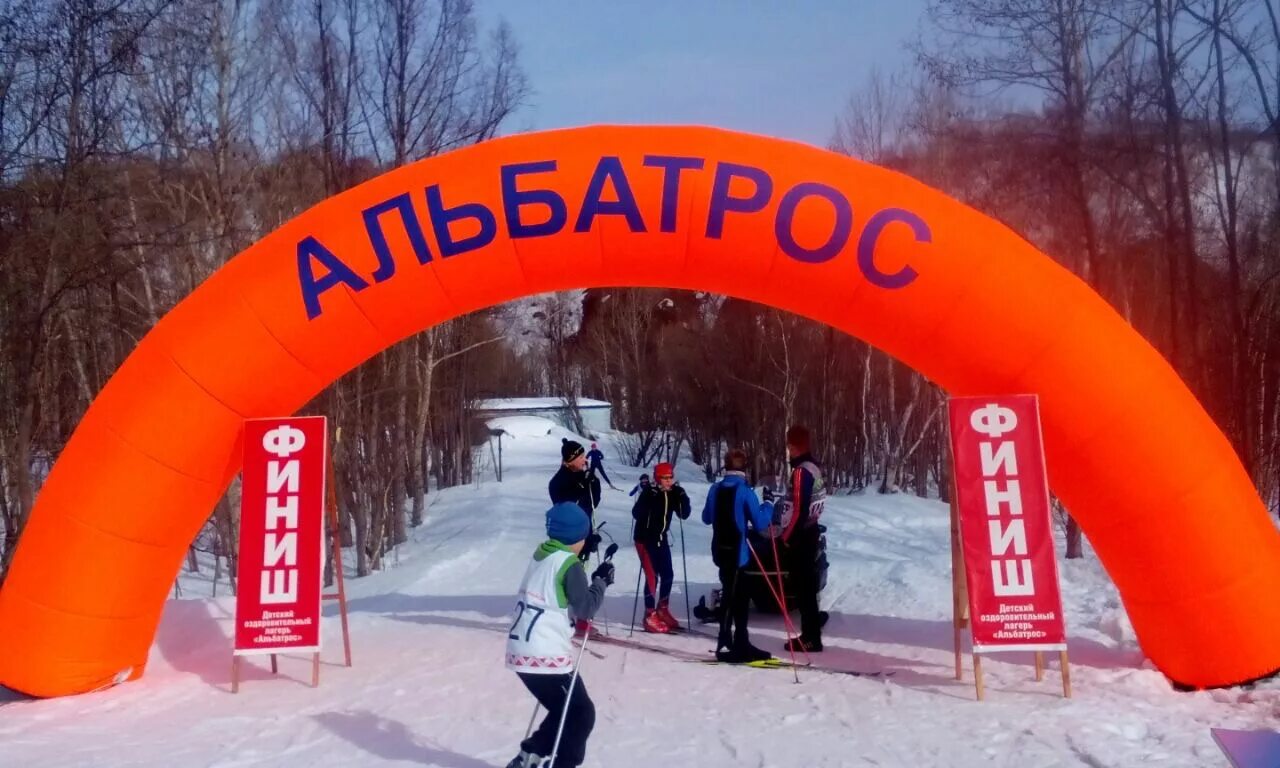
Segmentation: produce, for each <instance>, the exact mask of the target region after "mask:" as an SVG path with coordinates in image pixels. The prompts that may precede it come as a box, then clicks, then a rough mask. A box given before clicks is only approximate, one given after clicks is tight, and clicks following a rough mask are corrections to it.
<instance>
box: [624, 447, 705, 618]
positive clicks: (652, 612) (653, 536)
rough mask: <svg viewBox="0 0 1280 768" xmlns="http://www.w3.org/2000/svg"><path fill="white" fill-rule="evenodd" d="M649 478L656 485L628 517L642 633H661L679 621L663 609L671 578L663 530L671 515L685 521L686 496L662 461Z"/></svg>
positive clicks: (668, 548)
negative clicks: (640, 582)
mask: <svg viewBox="0 0 1280 768" xmlns="http://www.w3.org/2000/svg"><path fill="white" fill-rule="evenodd" d="M653 477H654V480H655V481H656V483H657V484H656V485H652V486H650V487H649V488H647V489H645V490H644V491H641V493H640V497H639V498H638V499H636V503H635V505H634V506H633V507H632V508H631V517H632V519H634V520H635V535H634V538H635V543H636V553H637V554H639V555H640V566H641V568H642V569H643V570H644V630H645V631H646V632H658V633H664V634H665V633H667V632H671V631H674V630H677V629H680V622H678V621H676V617H675V616H672V615H671V609H670V608H669V607H668V606H667V603H668V601H670V599H671V582H672V581H673V580H674V579H675V572H674V568H673V567H672V563H671V541H670V539H668V538H667V531H669V530H670V529H671V521H672V517H673V516H679V517H680V519H681V520H688V519H689V513H690V511H691V510H690V506H689V496H688V494H686V493H685V492H684V489H683V488H681V487H680V486H678V485H675V484H674V483H675V468H674V467H672V466H671V465H670V464H668V463H666V462H663V463H661V464H659V465H658V466H657V467H655V468H654V470H653ZM655 592H656V593H657V595H656V599H655V594H654V593H655Z"/></svg>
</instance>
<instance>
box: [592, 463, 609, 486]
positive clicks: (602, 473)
mask: <svg viewBox="0 0 1280 768" xmlns="http://www.w3.org/2000/svg"><path fill="white" fill-rule="evenodd" d="M591 469H592V470H593V471H595V472H599V473H600V476H601V477H603V478H604V481H605V482H606V483H608V484H609V485H613V481H612V480H610V479H609V473H608V472H605V471H604V464H602V463H601V464H592V465H591Z"/></svg>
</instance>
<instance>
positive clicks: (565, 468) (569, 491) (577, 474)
mask: <svg viewBox="0 0 1280 768" xmlns="http://www.w3.org/2000/svg"><path fill="white" fill-rule="evenodd" d="M547 491H548V492H549V493H550V494H551V502H552V503H553V504H559V503H560V502H562V501H572V502H573V503H574V504H577V505H578V506H579V507H582V511H583V512H586V513H587V519H588V520H590V521H591V530H593V531H594V530H595V528H596V507H598V506H600V480H599V478H597V477H596V476H595V475H594V474H592V473H590V472H587V455H586V452H585V451H583V449H582V443H579V442H578V441H576V440H570V439H568V438H563V439H561V441H560V469H559V470H558V471H557V472H556V473H555V475H553V476H552V478H551V482H550V483H548V484H547ZM593 535H594V534H593ZM596 542H597V543H598V542H599V537H597V538H596ZM590 543H591V542H590V541H588V544H590ZM583 559H584V560H585V559H586V558H583Z"/></svg>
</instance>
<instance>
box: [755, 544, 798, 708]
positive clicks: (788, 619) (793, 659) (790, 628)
mask: <svg viewBox="0 0 1280 768" xmlns="http://www.w3.org/2000/svg"><path fill="white" fill-rule="evenodd" d="M747 549H749V550H751V556H752V557H754V558H755V559H756V567H757V568H759V569H760V576H761V577H762V578H764V583H765V585H766V586H767V587H769V591H770V592H772V593H773V599H774V600H776V601H777V602H778V608H780V609H782V625H783V626H784V627H785V628H786V630H787V632H788V633H790V632H793V631H794V629H795V628H794V627H793V626H792V624H791V617H790V616H788V615H787V611H786V609H785V608H782V598H781V597H779V596H778V591H777V590H776V589H774V588H773V582H772V581H769V573H768V571H766V570H765V569H764V562H763V561H761V560H760V555H759V554H758V553H757V552H756V548H755V547H753V546H752V545H751V541H750V540H749V539H748V540H747ZM778 575H779V577H781V575H782V574H781V572H779V574H778ZM779 581H781V578H779ZM787 650H789V651H790V652H791V671H792V672H794V673H795V676H796V682H797V683H798V682H800V672H799V671H798V670H797V668H796V649H795V646H794V645H793V644H792V643H791V642H790V638H788V642H787Z"/></svg>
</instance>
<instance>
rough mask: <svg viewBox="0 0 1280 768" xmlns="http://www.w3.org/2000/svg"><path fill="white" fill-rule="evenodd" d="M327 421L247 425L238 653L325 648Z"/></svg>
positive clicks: (260, 421) (315, 418)
mask: <svg viewBox="0 0 1280 768" xmlns="http://www.w3.org/2000/svg"><path fill="white" fill-rule="evenodd" d="M327 434H328V433H327V431H326V427H325V418H324V417H323V416H309V417H304V418H295V419H251V420H248V421H246V422H245V427H244V469H243V470H242V479H243V489H242V491H241V497H240V562H239V567H238V569H237V575H238V577H239V582H238V584H239V589H238V591H237V592H236V637H235V653H236V655H246V654H254V653H277V652H279V651H282V650H291V651H319V650H320V593H321V591H322V583H321V582H322V577H323V572H324V483H325V462H326V461H327V457H326V455H325V451H326V445H325V438H326V435H327Z"/></svg>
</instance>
